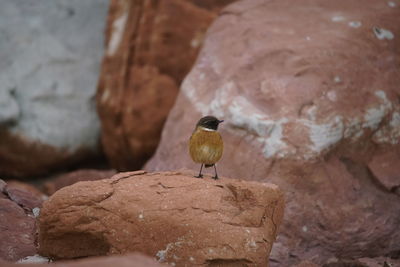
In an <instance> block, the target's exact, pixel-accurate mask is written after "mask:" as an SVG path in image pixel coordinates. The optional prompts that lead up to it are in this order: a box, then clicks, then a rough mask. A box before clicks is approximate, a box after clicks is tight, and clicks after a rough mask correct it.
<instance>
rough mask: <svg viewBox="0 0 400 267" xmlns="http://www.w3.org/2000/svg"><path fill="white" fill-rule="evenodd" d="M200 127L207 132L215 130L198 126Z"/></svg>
mask: <svg viewBox="0 0 400 267" xmlns="http://www.w3.org/2000/svg"><path fill="white" fill-rule="evenodd" d="M200 129H201V130H203V131H207V132H215V131H216V130H214V129H210V128H206V127H203V126H200Z"/></svg>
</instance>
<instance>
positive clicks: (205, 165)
mask: <svg viewBox="0 0 400 267" xmlns="http://www.w3.org/2000/svg"><path fill="white" fill-rule="evenodd" d="M212 166H214V164H204V167H206V168H211V167H212Z"/></svg>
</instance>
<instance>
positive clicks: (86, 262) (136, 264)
mask: <svg viewBox="0 0 400 267" xmlns="http://www.w3.org/2000/svg"><path fill="white" fill-rule="evenodd" d="M28 262H29V261H25V262H24V265H22V266H25V267H36V266H38V267H40V266H49V264H48V263H42V264H30V263H28ZM0 265H1V266H3V267H15V266H21V264H12V263H6V262H1V260H0ZM50 266H60V267H92V266H96V267H109V266H118V267H162V266H165V265H163V264H160V263H158V262H157V261H155V260H153V259H151V258H149V257H147V256H144V255H141V254H138V253H135V254H128V255H123V256H109V257H93V258H88V259H80V260H73V261H60V262H53V263H52V264H51V265H50Z"/></svg>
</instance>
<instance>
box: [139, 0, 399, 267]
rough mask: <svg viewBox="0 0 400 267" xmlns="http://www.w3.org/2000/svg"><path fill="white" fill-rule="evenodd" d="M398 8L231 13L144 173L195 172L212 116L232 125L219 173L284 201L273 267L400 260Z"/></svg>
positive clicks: (280, 7) (263, 6) (335, 6)
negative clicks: (201, 127) (204, 127)
mask: <svg viewBox="0 0 400 267" xmlns="http://www.w3.org/2000/svg"><path fill="white" fill-rule="evenodd" d="M399 5H400V4H399V3H397V2H387V1H374V0H367V1H364V0H362V1H361V0H360V1H356V0H353V1H347V0H339V1H318V0H302V1H296V2H295V3H294V2H293V1H289V0H280V1H262V0H244V1H239V2H236V3H234V4H232V5H230V6H229V7H227V8H225V9H224V10H223V11H222V12H221V16H220V17H219V18H218V19H217V20H216V21H215V22H214V24H213V25H212V26H211V27H210V29H209V31H208V33H207V36H206V38H205V42H204V45H203V49H202V50H201V52H200V55H199V57H198V59H197V62H196V64H195V66H194V67H193V69H192V71H191V72H190V74H189V75H188V76H187V77H186V79H185V80H184V82H183V85H182V87H181V93H180V94H179V97H178V99H177V101H176V103H175V106H174V108H173V110H172V111H171V113H170V115H169V117H168V120H167V122H166V125H165V127H164V131H163V134H162V140H161V143H160V146H159V147H158V150H157V152H156V154H155V156H154V157H153V158H152V159H151V160H150V162H149V163H148V164H147V165H146V169H148V170H153V171H156V170H168V169H171V168H172V169H176V168H191V169H196V170H197V168H199V166H197V165H195V164H194V163H193V162H192V161H191V159H190V157H189V156H188V147H187V146H188V139H189V136H190V134H191V132H192V131H193V128H194V126H195V123H196V122H197V120H198V119H199V118H200V117H201V116H204V115H209V114H212V115H215V116H217V117H218V118H220V119H224V120H225V122H224V123H223V124H221V126H220V129H221V130H220V131H221V133H222V136H223V139H224V142H225V148H224V155H223V158H222V160H221V161H220V164H219V165H218V169H219V173H220V174H222V175H225V176H229V177H236V178H237V177H244V178H246V179H249V180H257V181H269V182H273V183H276V184H278V185H279V186H280V187H281V188H283V190H284V192H285V193H286V199H287V209H286V212H285V219H284V223H283V228H282V231H281V232H280V235H279V237H278V241H277V243H275V245H274V247H273V250H272V253H271V259H272V260H273V261H272V263H273V264H274V265H276V266H289V265H290V264H293V263H297V262H299V261H301V260H312V261H314V262H315V263H322V262H326V260H327V259H329V258H332V257H337V258H358V257H375V256H382V255H386V254H388V253H390V252H391V251H397V250H399V249H400V231H399V228H400V217H399V216H398V214H399V212H400V205H399V194H400V192H399V191H400V190H398V188H399V186H400V173H399V172H398V171H397V170H398V166H399V165H400V155H399V151H400V143H399V139H400V103H399V95H400V87H399V84H400V68H399V64H400V38H399V37H400V8H399ZM396 192H397V193H396Z"/></svg>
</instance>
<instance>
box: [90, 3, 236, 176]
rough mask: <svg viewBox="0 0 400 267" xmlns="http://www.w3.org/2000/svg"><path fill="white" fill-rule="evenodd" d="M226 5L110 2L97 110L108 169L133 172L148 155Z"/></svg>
mask: <svg viewBox="0 0 400 267" xmlns="http://www.w3.org/2000/svg"><path fill="white" fill-rule="evenodd" d="M232 1H233V0H223V1H221V0H207V1H198V0H190V1H187V0H185V1H184V0H168V1H166V0H157V1H144V0H140V1H129V0H122V1H116V0H113V1H111V5H110V12H109V17H108V23H107V24H108V26H107V33H106V39H107V45H106V46H107V48H106V49H107V51H106V54H105V56H104V59H103V65H102V70H101V76H100V81H99V87H98V92H97V107H98V112H99V115H100V119H101V121H102V144H103V148H104V151H105V153H106V155H107V157H108V158H109V160H110V162H111V164H112V165H113V167H115V168H117V169H119V170H133V169H138V168H140V167H141V166H142V165H143V163H144V162H145V161H146V160H147V159H149V158H150V156H151V155H152V154H153V153H154V151H155V149H156V147H157V145H158V142H159V138H160V134H161V130H162V127H163V125H164V122H165V119H166V117H167V115H168V113H169V111H170V109H171V107H172V105H173V103H174V102H175V98H176V95H177V93H178V90H179V89H178V88H179V85H180V83H181V81H182V79H183V77H184V76H185V75H186V74H187V73H188V72H189V70H190V68H191V66H192V64H193V62H194V60H195V58H196V55H197V52H198V50H199V48H200V46H201V43H202V40H203V35H204V33H205V31H206V29H207V27H208V26H209V24H210V23H211V21H212V20H213V19H214V18H215V16H216V13H217V12H218V10H219V9H220V8H221V7H222V6H225V5H226V4H228V3H230V2H232Z"/></svg>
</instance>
